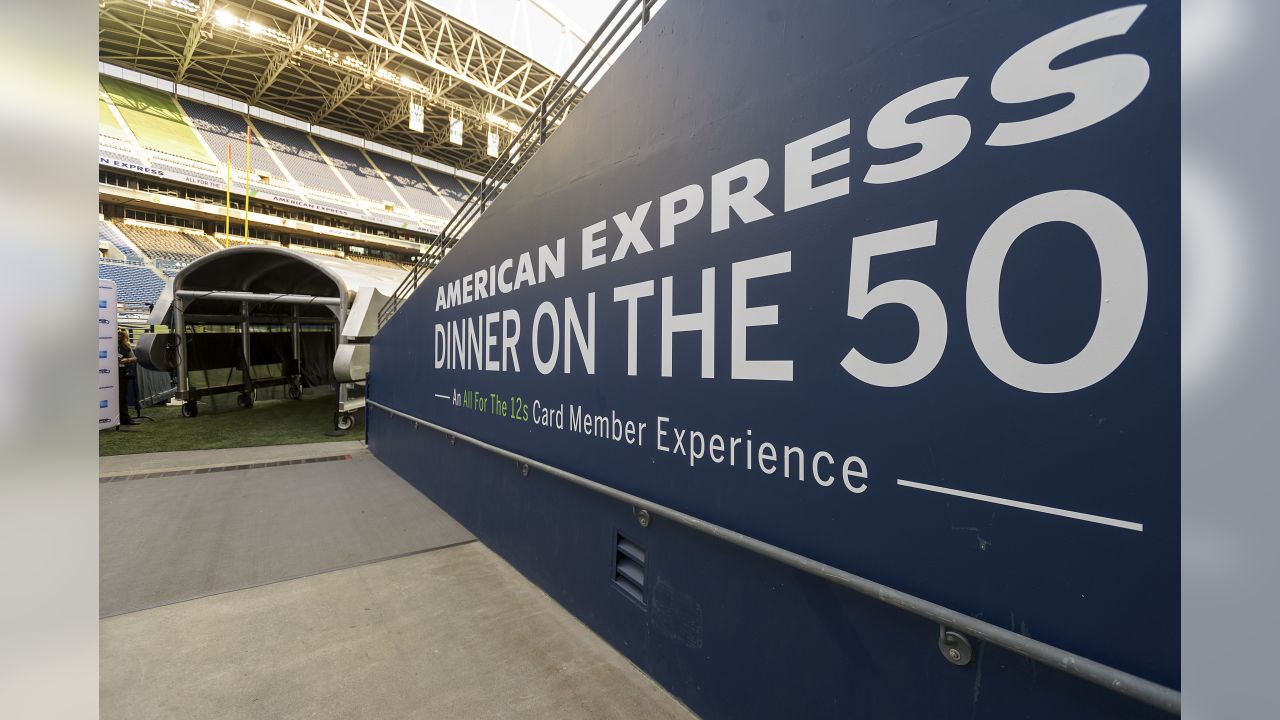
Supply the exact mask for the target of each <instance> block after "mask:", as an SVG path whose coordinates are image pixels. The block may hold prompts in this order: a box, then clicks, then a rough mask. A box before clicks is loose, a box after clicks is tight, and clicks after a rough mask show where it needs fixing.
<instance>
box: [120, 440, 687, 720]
mask: <svg viewBox="0 0 1280 720" xmlns="http://www.w3.org/2000/svg"><path fill="white" fill-rule="evenodd" d="M331 453H332V450H331V449H329V450H326V451H324V452H322V453H321V454H331ZM352 455H353V457H352V460H350V461H339V462H318V463H314V464H309V465H292V466H281V467H275V468H261V469H254V470H242V471H233V472H225V473H219V472H212V473H205V474H200V475H190V476H175V477H163V478H147V479H141V480H124V481H118V482H111V483H104V484H103V485H102V486H101V488H102V490H103V505H102V537H103V543H104V545H103V554H104V558H103V570H104V574H103V591H102V607H103V609H104V613H103V614H104V615H106V616H107V617H104V619H103V620H102V621H101V623H100V634H101V671H100V672H101V717H102V718H105V719H107V720H110V719H112V718H121V719H123V718H128V719H129V720H134V719H138V720H143V719H146V718H166V719H167V718H176V717H181V718H249V719H252V718H264V719H265V718H272V719H273V720H274V719H276V718H343V719H347V718H515V717H519V718H610V717H613V718H688V717H692V716H691V715H690V714H689V712H688V711H687V710H686V709H685V708H684V707H683V706H682V705H680V704H679V703H678V702H677V701H676V700H675V699H673V698H672V697H671V696H670V695H668V694H667V693H666V692H665V691H663V690H662V689H661V688H660V687H658V686H657V685H656V684H655V683H654V682H653V681H652V680H650V679H649V678H648V677H647V676H645V675H644V674H643V673H641V672H640V671H639V670H638V669H636V668H635V667H634V666H633V665H631V664H630V663H629V662H628V661H627V660H626V659H625V658H623V657H622V656H621V655H620V654H618V653H617V652H616V651H614V650H613V649H612V648H610V647H609V646H608V645H606V644H605V643H604V642H603V641H602V640H600V639H599V638H598V637H597V636H595V635H594V634H593V633H592V632H591V631H590V630H588V629H587V628H586V627H585V626H583V625H582V624H581V623H579V622H578V621H577V620H576V619H575V618H573V617H572V616H571V615H569V614H568V613H567V612H565V611H564V609H563V608H561V607H560V606H559V605H557V604H556V603H555V602H554V601H552V600H551V599H550V598H548V597H547V596H546V595H545V594H544V593H542V591H540V590H539V589H538V588H537V587H535V586H534V585H532V584H531V583H529V582H528V581H527V580H525V579H524V577H523V576H521V575H520V574H519V573H517V572H516V571H515V570H513V569H512V568H511V567H510V566H508V565H507V564H506V563H505V562H503V561H502V559H501V558H499V557H498V556H497V555H495V554H494V553H492V552H491V551H489V550H488V549H487V548H485V547H484V546H483V545H481V544H480V543H479V542H475V541H473V540H471V539H470V536H469V535H468V534H466V531H465V530H464V529H462V528H461V527H460V526H458V525H457V524H456V523H454V522H453V520H452V519H450V518H449V517H448V516H447V515H445V514H444V513H442V512H441V511H440V510H439V509H438V508H437V507H436V506H435V505H434V504H433V503H431V502H430V501H429V500H427V499H426V498H425V497H423V496H422V495H420V494H418V493H417V492H416V491H414V490H413V489H412V488H411V487H409V486H408V485H407V484H405V483H404V482H403V481H402V480H400V479H399V478H398V477H396V476H395V475H394V474H393V473H391V472H390V471H389V470H387V469H386V468H385V467H383V466H382V465H381V464H380V463H378V462H377V460H375V459H374V458H372V457H371V456H369V455H368V453H367V452H366V451H363V450H356V451H355V452H353V453H352ZM172 460H173V461H176V462H177V463H178V464H177V465H171V466H172V467H181V458H176V459H172ZM194 460H195V459H193V462H194ZM228 462H229V463H230V464H239V461H237V460H235V459H231V460H229V461H228ZM220 476H221V477H220ZM277 526H278V527H279V530H278V531H275V532H273V531H271V528H272V527H277ZM109 541H110V542H112V543H115V544H116V547H114V548H112V547H110V546H108V544H107V543H108V542H109ZM459 542H460V543H462V544H457V543H459ZM411 546H416V547H411ZM300 548H301V549H300ZM403 548H411V549H409V550H404V549H403ZM333 568H337V569H333ZM289 578H292V579H289ZM187 598H192V599H187ZM108 610H110V611H108Z"/></svg>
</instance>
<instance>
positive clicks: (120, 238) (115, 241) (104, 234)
mask: <svg viewBox="0 0 1280 720" xmlns="http://www.w3.org/2000/svg"><path fill="white" fill-rule="evenodd" d="M98 240H105V241H107V242H109V243H111V244H112V245H113V246H115V248H116V249H117V250H119V251H120V252H121V253H122V254H123V255H124V257H125V260H126V261H127V262H130V263H135V264H139V265H140V264H142V262H143V259H142V255H140V254H139V252H138V249H137V248H136V247H134V246H133V244H132V243H130V242H129V239H128V238H127V237H126V236H124V235H123V234H122V233H121V232H120V231H119V230H117V229H116V227H115V226H114V225H112V224H111V223H107V222H103V221H101V220H99V221H98Z"/></svg>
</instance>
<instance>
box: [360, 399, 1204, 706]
mask: <svg viewBox="0 0 1280 720" xmlns="http://www.w3.org/2000/svg"><path fill="white" fill-rule="evenodd" d="M365 402H366V403H367V404H368V405H370V406H371V407H375V408H377V409H379V410H382V411H383V412H386V413H388V414H390V415H393V416H396V417H399V418H402V419H404V420H408V421H409V422H412V423H413V424H414V426H415V427H417V426H422V427H427V428H431V429H432V430H437V431H439V432H442V433H444V434H445V435H447V436H449V437H450V438H456V439H457V440H461V441H463V442H466V443H470V444H471V445H475V446H476V447H478V448H480V449H482V450H487V451H489V452H491V453H493V454H495V455H500V456H502V457H505V458H508V459H511V460H515V461H516V462H518V463H523V464H525V465H527V466H528V467H529V468H532V469H534V470H541V471H542V472H544V473H546V474H548V475H554V476H555V477H558V478H560V479H562V480H567V481H569V482H571V483H573V484H574V485H577V486H579V487H583V488H586V489H588V490H591V491H593V492H597V493H599V494H601V495H604V496H606V497H609V498H613V499H614V500H617V501H620V502H624V503H627V504H629V505H631V506H632V507H634V508H636V509H637V510H644V511H647V512H648V513H649V514H650V515H652V516H657V517H662V518H666V519H668V520H671V521H672V522H675V523H679V524H680V525H684V526H685V527H687V528H690V529H692V530H696V531H698V532H701V533H704V534H707V535H710V536H712V537H715V538H718V539H720V540H723V541H725V542H728V543H730V544H732V545H736V546H738V547H740V548H743V549H746V550H750V551H751V552H753V553H756V554H758V555H762V556H764V557H767V558H769V559H771V560H776V561H777V562H780V563H782V564H784V565H787V566H790V567H793V568H795V569H797V570H801V571H803V572H806V573H809V574H811V575H816V576H818V577H820V578H823V579H826V580H830V581H831V582H833V583H835V584H837V585H840V586H842V587H846V588H849V589H850V590H854V591H856V592H859V593H862V594H863V595H866V596H868V597H871V598H874V599H876V600H879V601H880V602H883V603H886V604H889V605H892V606H894V607H897V608H899V609H902V610H906V611H907V612H909V613H912V614H914V615H917V616H919V617H922V618H925V619H926V620H931V621H933V622H936V623H938V624H939V625H941V626H942V627H943V628H945V629H947V630H952V631H959V632H962V633H967V634H969V635H972V636H973V637H976V638H978V639H979V640H982V641H985V642H989V643H991V644H992V645H996V646H999V647H1002V648H1004V649H1005V650H1008V651H1010V652H1013V653H1016V654H1018V655H1021V656H1023V657H1025V658H1028V659H1030V660H1034V661H1036V662H1038V663H1042V664H1044V665H1047V666H1049V667H1051V668H1055V669H1057V670H1061V671H1062V672H1065V673H1067V674H1069V675H1074V676H1076V677H1078V678H1080V679H1082V680H1087V681H1088V682H1091V683H1093V684H1095V685H1099V686H1101V687H1104V688H1107V689H1108V690H1112V691H1114V692H1117V693H1119V694H1121V695H1124V696H1127V697H1130V698H1133V699H1135V700H1138V701H1140V702H1143V703H1146V704H1148V705H1151V706H1153V707H1157V708H1159V709H1161V710H1164V711H1166V712H1168V713H1171V714H1173V715H1176V716H1181V715H1182V694H1181V693H1180V692H1178V691H1177V690H1174V689H1172V688H1168V687H1165V686H1163V685H1160V684H1158V683H1154V682H1151V681H1150V680H1144V679H1143V678H1140V677H1138V676H1137V675H1133V674H1131V673H1127V672H1125V671H1123V670H1119V669H1117V668H1113V667H1111V666H1109V665H1104V664H1102V663H1100V662H1097V661H1096V660H1090V659H1088V658H1084V657H1080V656H1079V655H1076V654H1074V653H1071V652H1068V651H1066V650H1063V649H1062V648H1060V647H1056V646H1054V645H1050V644H1048V643H1044V642H1040V641H1039V640H1033V639H1032V638H1029V637H1027V636H1026V635H1021V634H1019V633H1016V632H1013V631H1012V630H1006V629H1005V628H1002V627H999V626H998V625H992V624H991V623H989V622H986V621H985V620H980V619H978V618H976V617H973V616H972V615H966V614H964V613H962V612H959V611H957V610H952V609H951V608H948V607H944V606H942V605H938V604H936V603H932V602H929V601H928V600H925V599H923V598H919V597H916V596H915V595H910V594H908V593H905V592H902V591H901V590H896V589H894V588H891V587H889V586H888V585H883V584H881V583H878V582H876V581H874V580H869V579H867V578H864V577H860V576H858V575H854V574H852V573H849V572H846V571H844V570H841V569H839V568H837V567H833V566H831V565H827V564H826V563H823V562H819V561H817V560H814V559H812V558H808V557H805V556H803V555H799V554H796V553H793V552H791V551H790V550H784V549H782V548H780V547H778V546H776V545H771V544H769V543H767V542H764V541H763V540H757V539H756V538H753V537H751V536H749V535H744V534H742V533H739V532H736V531H733V530H730V529H729V528H726V527H723V526H720V525H716V524H714V523H711V522H708V521H706V520H703V519H701V518H698V517H694V516H693V515H689V514H687V513H683V512H680V511H679V510H676V509H674V508H669V507H667V506H665V505H660V504H658V503H655V502H653V501H651V500H647V499H645V498H642V497H640V496H638V495H632V494H631V493H628V492H623V491H622V490H618V489H617V488H614V487H610V486H608V485H604V484H602V483H599V482H596V481H595V480H590V479H588V478H585V477H583V476H581V475H577V474H574V473H571V472H569V471H568V470H562V469H560V468H558V467H555V466H553V465H548V464H546V463H544V462H540V461H538V460H534V459H533V458H530V457H526V456H524V455H521V454H519V453H515V452H512V451H510V450H506V449H503V448H501V447H498V446H497V445H492V444H490V443H487V442H485V441H483V440H479V439H477V438H473V437H470V436H468V435H464V434H462V433H460V432H458V431H456V430H451V429H449V428H447V427H444V426H443V425H437V424H436V423H433V422H431V421H429V420H423V419H422V418H418V417H414V416H413V415H410V414H408V413H405V412H401V411H399V410H396V409H394V408H391V407H387V406H386V405H383V404H382V403H379V402H376V401H374V400H366V401H365Z"/></svg>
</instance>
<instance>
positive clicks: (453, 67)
mask: <svg viewBox="0 0 1280 720" xmlns="http://www.w3.org/2000/svg"><path fill="white" fill-rule="evenodd" d="M98 20H99V27H98V54H99V59H100V60H102V61H104V62H108V63H111V64H114V65H119V66H122V67H127V68H130V69H133V70H137V71H139V72H143V73H148V74H151V75H155V76H159V77H162V78H166V79H171V80H173V81H175V82H177V83H181V84H184V85H188V86H191V87H195V88H200V89H202V90H206V91H209V92H213V93H217V94H219V95H223V96H226V97H230V98H234V99H237V100H242V101H244V102H247V103H249V104H250V105H256V106H258V107H261V108H264V109H267V110H272V111H275V112H278V113H281V114H283V115H287V116H290V117H294V118H297V119H300V120H304V121H306V122H309V123H313V124H317V125H322V126H324V127H328V128H331V129H333V130H338V131H340V132H345V133H350V134H351V135H355V136H357V137H361V138H364V139H368V140H373V141H376V142H380V143H383V144H385V145H389V146H391V147H394V148H398V149H401V150H404V151H405V152H410V153H414V154H417V155H421V156H424V157H428V158H432V159H435V160H438V161H440V162H444V163H446V164H449V165H453V166H455V167H459V168H462V169H466V170H473V171H479V172H481V173H483V172H484V170H485V169H486V168H487V167H488V166H489V165H490V164H491V163H492V158H490V157H488V155H487V154H486V148H487V143H488V131H489V130H491V129H494V130H498V131H499V136H500V138H502V142H501V144H502V145H503V146H505V145H506V141H507V140H509V139H510V136H511V135H512V134H513V133H514V132H516V131H518V130H519V128H520V126H521V125H522V124H523V123H524V122H526V120H527V119H528V117H529V116H530V115H531V114H532V113H533V111H535V110H536V109H537V106H538V103H539V101H540V100H541V99H542V98H543V96H544V95H545V94H546V93H547V91H548V90H549V89H550V88H551V86H552V85H553V84H554V83H555V81H556V79H557V76H556V75H555V73H553V72H552V71H551V70H549V69H547V68H546V67H544V66H542V65H539V64H538V63H536V62H534V61H533V60H531V59H529V58H528V57H526V56H524V55H522V54H520V53H519V52H517V51H515V50H513V49H511V48H510V47H508V46H507V45H505V44H503V43H500V42H498V41H497V40H494V39H493V38H491V37H489V36H488V35H485V34H484V33H482V32H480V31H478V30H475V29H474V28H472V27H470V26H468V25H466V24H464V23H462V22H460V21H458V20H457V19H456V18H453V17H451V16H449V15H448V14H446V13H444V12H443V11H441V10H439V9H437V8H435V7H433V6H432V5H429V4H427V3H425V2H422V1H421V0H100V2H99V11H98ZM411 101H415V102H417V103H419V104H421V105H422V106H423V108H424V124H425V127H424V132H416V131H413V130H411V129H410V127H409V118H410V102H411ZM452 118H458V119H461V120H462V121H463V128H464V136H463V144H462V145H461V146H459V145H455V144H453V143H451V142H450V141H449V121H450V119H452Z"/></svg>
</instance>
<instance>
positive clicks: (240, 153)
mask: <svg viewBox="0 0 1280 720" xmlns="http://www.w3.org/2000/svg"><path fill="white" fill-rule="evenodd" d="M180 102H181V105H182V107H183V108H184V109H186V111H187V117H189V118H191V126H192V127H194V128H195V130H196V132H198V133H200V135H201V136H202V137H204V140H205V142H207V143H208V144H209V147H211V148H213V151H214V152H215V153H220V155H219V158H218V159H219V160H222V161H225V160H226V152H227V146H228V144H230V149H231V166H232V167H234V168H239V169H240V170H241V171H242V172H243V170H244V167H245V142H244V141H245V134H246V131H247V130H248V127H249V125H248V123H247V122H246V120H245V119H244V116H243V115H240V114H239V113H235V112H232V111H230V110H226V109H224V108H220V107H215V106H213V105H205V104H204V103H198V102H196V101H194V100H188V99H183V100H181V101H180ZM249 162H252V163H253V172H255V173H264V174H266V175H269V176H271V177H272V178H279V179H280V180H284V179H285V174H284V171H283V170H281V169H280V166H279V165H277V164H276V162H275V160H273V159H272V158H271V155H270V154H269V153H268V152H267V150H266V148H265V147H263V145H262V139H261V138H260V137H259V136H258V135H257V134H256V133H255V134H254V135H253V148H252V150H251V151H250V153H249ZM241 178H243V174H241Z"/></svg>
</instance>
